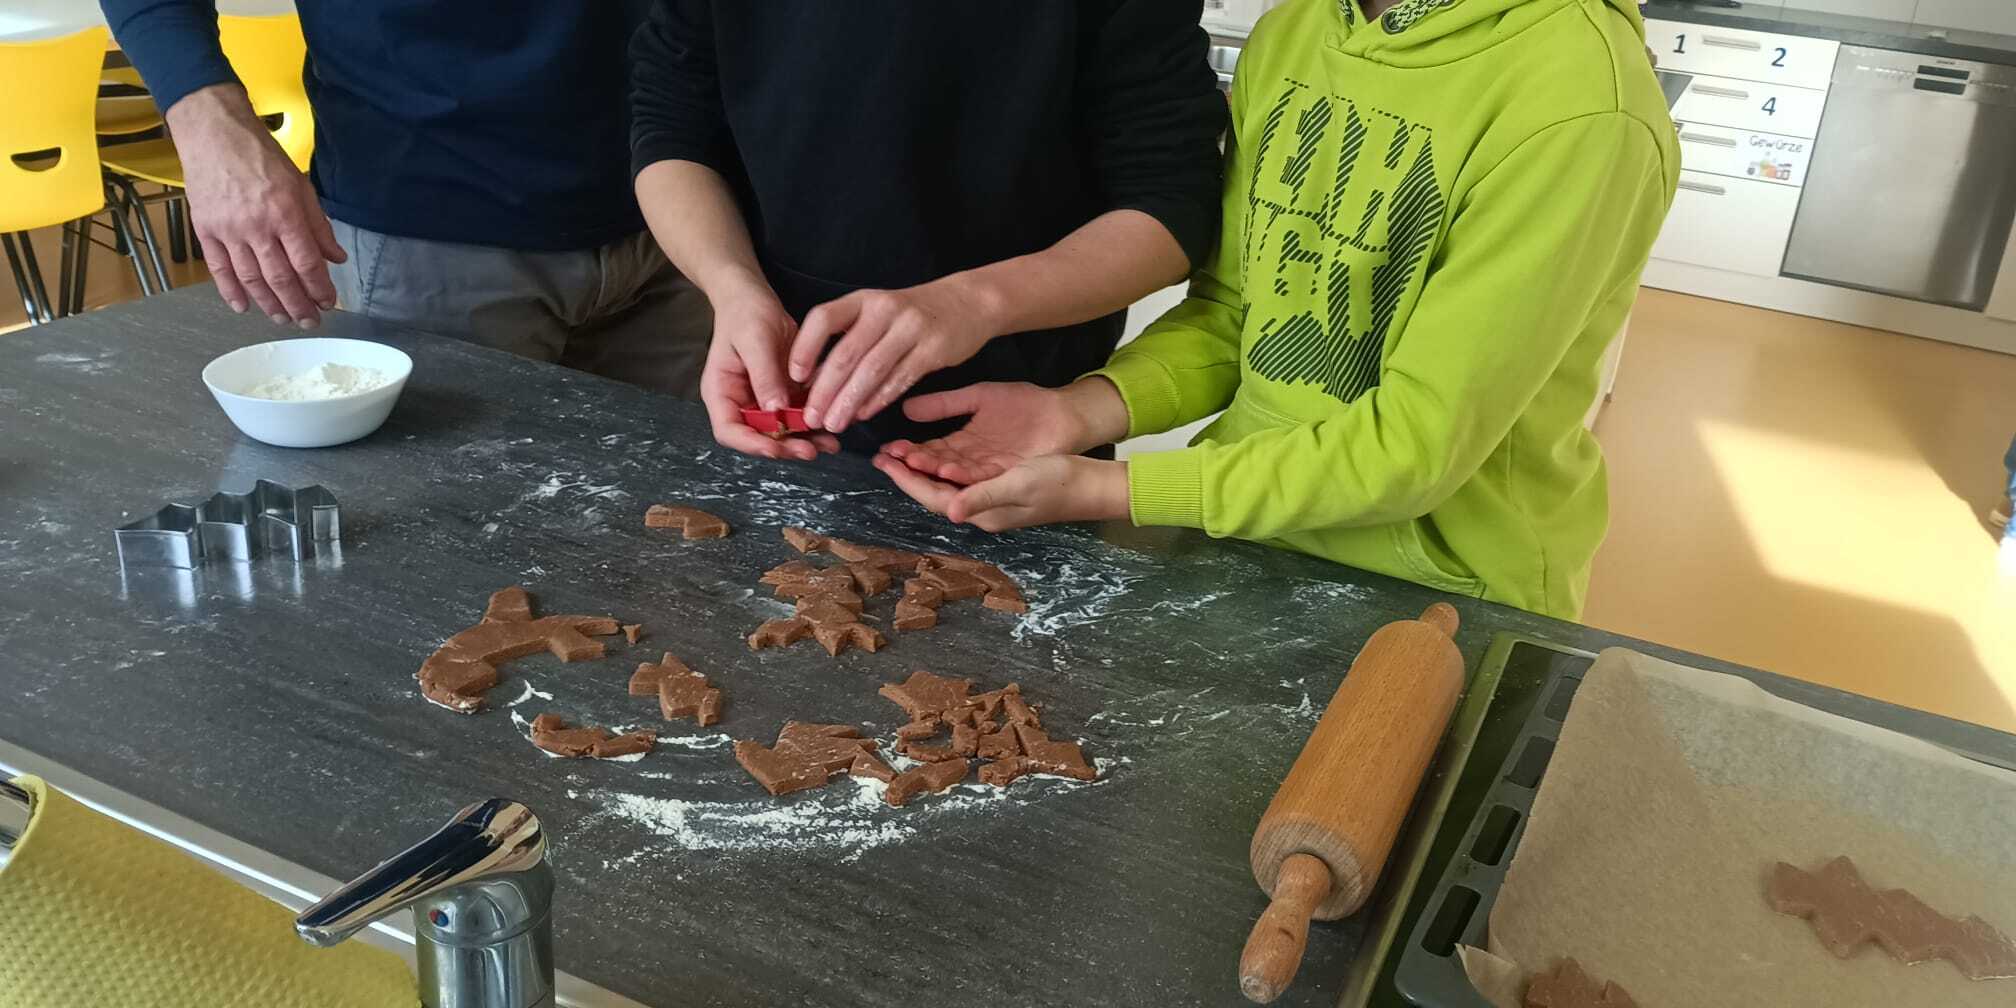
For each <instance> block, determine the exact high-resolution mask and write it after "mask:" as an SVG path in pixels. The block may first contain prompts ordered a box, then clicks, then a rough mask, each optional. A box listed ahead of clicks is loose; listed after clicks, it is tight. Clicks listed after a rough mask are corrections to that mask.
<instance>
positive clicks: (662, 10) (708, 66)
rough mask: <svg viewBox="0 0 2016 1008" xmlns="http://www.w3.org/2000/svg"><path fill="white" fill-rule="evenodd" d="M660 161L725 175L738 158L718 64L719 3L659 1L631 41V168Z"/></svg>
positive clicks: (710, 1) (635, 168)
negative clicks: (716, 22)
mask: <svg viewBox="0 0 2016 1008" xmlns="http://www.w3.org/2000/svg"><path fill="white" fill-rule="evenodd" d="M738 2H740V0H738ZM660 161H692V162H696V163H698V164H703V165H706V166H707V167H709V168H712V169H714V170H715V171H717V172H720V173H722V174H724V175H726V174H728V173H729V172H731V171H732V170H733V168H734V166H735V165H736V163H737V161H736V157H735V143H734V139H733V137H732V136H731V135H730V133H729V129H728V114H727V109H726V107H725V105H724V104H723V102H722V97H721V82H720V78H719V75H718V73H717V72H716V67H715V56H714V14H713V9H712V0H657V2H656V3H654V4H653V5H652V7H651V16H650V17H649V18H648V19H646V20H645V22H644V24H643V25H642V26H641V27H639V28H638V29H637V35H636V37H635V38H633V39H631V42H630V170H631V173H632V174H635V173H637V172H641V171H643V170H644V169H645V168H647V167H649V166H650V165H653V164H656V163H657V162H660Z"/></svg>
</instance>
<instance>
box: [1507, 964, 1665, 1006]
mask: <svg viewBox="0 0 2016 1008" xmlns="http://www.w3.org/2000/svg"><path fill="white" fill-rule="evenodd" d="M1525 1002H1526V1008H1638V1002H1636V1001H1633V1000H1631V995H1630V994H1629V993H1627V992H1626V991H1625V990H1624V988H1622V987H1619V986H1617V985H1616V984H1614V983H1606V982H1601V981H1598V980H1597V979H1596V978H1594V977H1592V976H1590V975H1589V974H1587V973H1585V972H1583V971H1582V964H1581V963H1579V962H1576V961H1575V960H1573V959H1563V960H1561V961H1559V962H1557V963H1555V964H1554V968H1553V969H1551V970H1548V971H1547V972H1545V973H1542V974H1540V975H1538V976H1536V977H1534V978H1533V981H1532V982H1531V983H1529V984H1527V985H1526V997H1525Z"/></svg>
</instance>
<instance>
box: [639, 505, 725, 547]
mask: <svg viewBox="0 0 2016 1008" xmlns="http://www.w3.org/2000/svg"><path fill="white" fill-rule="evenodd" d="M644 527H645V528H676V529H678V530H679V532H680V534H681V535H682V536H684V537H685V538H687V539H720V538H722V537H724V536H726V535H727V534H728V523H727V522H725V521H722V520H721V519H720V518H718V517H716V516H714V515H711V514H708V513H707V512H705V511H702V510H700V509H699V508H690V507H676V506H674V505H671V504H653V505H651V507H650V508H649V509H648V510H646V511H645V512H644Z"/></svg>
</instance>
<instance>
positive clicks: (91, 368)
mask: <svg viewBox="0 0 2016 1008" xmlns="http://www.w3.org/2000/svg"><path fill="white" fill-rule="evenodd" d="M109 356H111V354H103V355H100V356H97V357H92V356H89V355H86V354H74V353H45V354H42V355H40V356H37V357H36V358H35V363H37V364H56V365H60V366H62V367H67V368H70V369H72V370H75V371H82V372H84V373H85V374H97V373H98V372H100V371H103V370H105V369H106V368H109V367H111V366H112V365H111V364H110V363H108V362H107V361H106V360H105V358H106V357H109Z"/></svg>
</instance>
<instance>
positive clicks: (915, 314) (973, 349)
mask: <svg viewBox="0 0 2016 1008" xmlns="http://www.w3.org/2000/svg"><path fill="white" fill-rule="evenodd" d="M993 318H994V312H993V308H992V306H991V304H990V303H989V299H988V298H987V297H985V296H983V295H982V294H980V293H979V290H978V288H977V287H976V286H975V285H972V284H969V283H967V282H965V281H964V280H962V279H961V278H959V277H956V276H953V277H947V278H945V279H943V280H937V281H934V282H932V283H927V284H923V285H921V286H917V287H909V288H905V289H903V290H894V291H890V290H863V291H855V292H854V293H852V294H849V295H847V296H845V297H843V298H840V299H838V300H836V301H829V302H827V303H825V304H823V305H820V306H819V307H817V308H814V309H812V311H811V312H810V313H808V314H807V315H806V316H805V324H804V325H803V326H802V327H800V328H799V330H798V339H797V340H796V341H795V342H794V343H793V344H792V346H791V377H792V379H793V380H795V381H798V382H801V383H803V382H809V383H810V384H811V386H812V391H811V394H810V395H808V396H807V397H806V399H805V422H806V423H808V424H811V425H812V426H814V427H824V428H826V429H827V430H829V431H832V432H833V433H835V434H838V433H840V432H841V431H844V430H846V429H847V425H849V424H852V423H856V422H859V421H861V420H866V419H868V418H869V417H872V416H874V415H875V414H877V413H880V412H882V411H883V410H885V409H887V408H889V405H890V404H891V403H893V402H895V401H896V400H897V399H899V398H901V397H902V395H903V393H905V392H907V391H909V390H910V387H911V386H912V385H915V384H917V381H918V380H919V379H921V378H923V377H924V376H925V375H927V374H930V373H931V372H933V371H937V370H940V369H942V368H948V367H951V366H952V365H954V364H958V363H961V362H963V361H965V360H967V359H968V358H971V357H972V356H973V355H974V354H976V353H979V352H980V348H981V347H982V346H984V345H986V343H987V341H988V340H990V339H993V338H994V337H995V336H998V335H1000V329H999V328H998V327H997V325H996V323H995V322H994V321H993ZM842 333H845V334H846V335H845V336H840V334H842ZM835 336H840V342H839V343H837V344H835V345H834V347H833V352H832V353H830V354H828V355H827V356H826V360H825V361H824V362H823V363H822V362H821V361H820V360H819V354H820V352H821V351H823V350H824V349H825V348H826V344H827V343H828V342H831V341H832V340H833V338H834V337H835ZM815 370H816V374H815Z"/></svg>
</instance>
